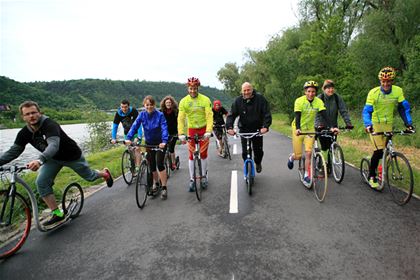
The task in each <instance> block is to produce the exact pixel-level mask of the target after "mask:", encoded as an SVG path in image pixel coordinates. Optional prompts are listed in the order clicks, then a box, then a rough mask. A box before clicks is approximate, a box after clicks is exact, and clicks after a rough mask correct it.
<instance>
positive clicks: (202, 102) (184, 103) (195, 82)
mask: <svg viewBox="0 0 420 280" xmlns="http://www.w3.org/2000/svg"><path fill="white" fill-rule="evenodd" d="M187 86H188V95H187V96H185V97H184V98H182V99H181V101H180V102H179V112H178V135H179V136H178V138H179V140H180V141H181V142H183V143H185V141H186V137H185V132H186V131H185V122H187V123H188V132H187V133H188V136H189V137H194V135H195V134H196V133H197V134H198V136H199V137H203V141H201V142H200V158H201V169H202V174H205V178H203V187H204V188H206V187H207V184H208V176H207V150H208V147H209V142H210V141H209V138H210V137H211V132H212V130H213V111H212V106H211V101H210V99H209V98H208V97H207V96H205V95H203V94H201V93H199V92H198V87H199V86H200V80H199V79H198V78H195V77H191V78H189V79H188V82H187ZM188 150H189V161H188V167H189V171H190V184H189V191H190V192H194V191H195V188H196V187H199V186H195V181H194V179H193V174H194V160H193V152H194V150H195V142H194V140H191V141H189V142H188Z"/></svg>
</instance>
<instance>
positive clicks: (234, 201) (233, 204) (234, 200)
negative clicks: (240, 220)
mask: <svg viewBox="0 0 420 280" xmlns="http://www.w3.org/2000/svg"><path fill="white" fill-rule="evenodd" d="M229 213H231V214H234V213H238V171H237V170H232V176H231V180H230V206H229Z"/></svg>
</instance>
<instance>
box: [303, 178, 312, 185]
mask: <svg viewBox="0 0 420 280" xmlns="http://www.w3.org/2000/svg"><path fill="white" fill-rule="evenodd" d="M303 183H304V184H305V185H306V186H309V185H310V184H311V178H309V176H306V177H305V178H303Z"/></svg>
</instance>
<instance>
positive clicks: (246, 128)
mask: <svg viewBox="0 0 420 280" xmlns="http://www.w3.org/2000/svg"><path fill="white" fill-rule="evenodd" d="M236 117H239V122H238V127H239V131H240V132H255V131H257V130H259V131H260V133H261V134H264V133H267V132H268V129H269V127H270V125H271V113H270V107H269V105H268V102H267V100H266V99H265V97H264V96H262V95H261V94H260V93H257V92H256V91H255V90H254V89H253V87H252V85H251V84H250V83H248V82H245V83H243V84H242V96H239V97H237V98H236V99H235V101H234V102H233V104H232V108H231V113H230V114H229V115H228V117H227V120H226V128H227V130H228V133H229V134H230V135H234V134H235V132H234V131H233V123H234V121H235V119H236ZM241 144H242V158H243V160H246V139H244V138H241ZM252 149H253V150H254V160H255V165H256V170H257V172H258V173H260V172H261V170H262V166H261V162H262V158H263V156H264V151H263V138H262V137H254V138H252Z"/></svg>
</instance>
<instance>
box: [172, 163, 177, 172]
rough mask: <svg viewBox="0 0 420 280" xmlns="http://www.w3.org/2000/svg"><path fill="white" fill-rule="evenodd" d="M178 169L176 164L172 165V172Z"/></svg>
mask: <svg viewBox="0 0 420 280" xmlns="http://www.w3.org/2000/svg"><path fill="white" fill-rule="evenodd" d="M175 169H176V163H175V162H174V163H172V166H171V170H172V171H174V170H175Z"/></svg>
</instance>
